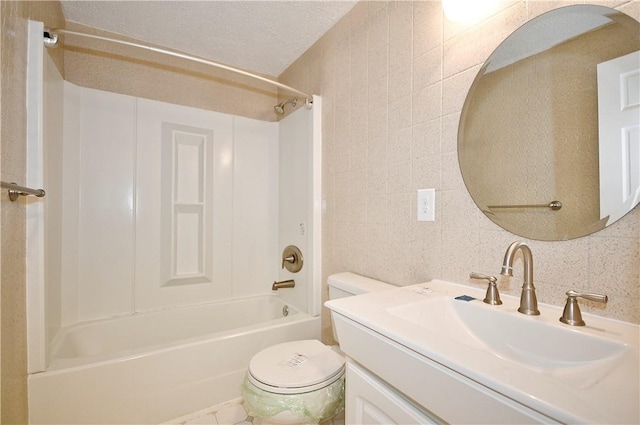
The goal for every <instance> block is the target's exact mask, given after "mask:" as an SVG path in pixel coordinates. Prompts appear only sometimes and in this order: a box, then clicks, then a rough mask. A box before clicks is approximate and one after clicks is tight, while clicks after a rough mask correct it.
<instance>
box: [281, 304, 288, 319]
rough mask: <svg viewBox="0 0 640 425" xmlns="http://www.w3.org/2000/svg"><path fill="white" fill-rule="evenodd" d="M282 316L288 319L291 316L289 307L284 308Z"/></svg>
mask: <svg viewBox="0 0 640 425" xmlns="http://www.w3.org/2000/svg"><path fill="white" fill-rule="evenodd" d="M282 315H283V316H284V317H287V316H288V315H289V306H288V305H285V306H284V307H282Z"/></svg>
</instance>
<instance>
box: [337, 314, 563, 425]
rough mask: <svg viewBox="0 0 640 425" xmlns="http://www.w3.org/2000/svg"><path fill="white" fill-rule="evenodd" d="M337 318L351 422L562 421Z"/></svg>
mask: <svg viewBox="0 0 640 425" xmlns="http://www.w3.org/2000/svg"><path fill="white" fill-rule="evenodd" d="M333 319H334V323H335V326H336V330H337V332H338V336H339V338H340V346H341V349H342V350H343V351H344V352H345V353H346V354H347V356H348V357H349V361H348V364H347V380H346V416H345V421H346V424H347V425H355V424H358V425H361V424H363V425H364V424H441V423H474V424H553V423H560V422H557V421H555V420H553V419H552V418H550V417H548V416H546V415H543V414H540V413H539V412H537V411H535V410H533V409H531V408H529V407H527V406H524V405H522V404H520V403H518V402H516V401H514V400H512V399H510V398H508V397H505V396H503V395H502V394H500V393H497V392H495V391H493V390H491V389H489V388H487V387H485V386H483V385H480V384H478V383H477V382H475V381H473V380H471V379H468V378H466V377H465V376H463V375H460V374H459V373H457V372H454V371H452V370H451V369H449V368H446V367H444V366H442V365H440V364H439V363H436V362H433V361H431V360H429V359H427V358H425V357H424V356H421V355H419V354H417V353H415V352H414V351H412V350H410V349H408V348H406V347H404V346H402V345H401V344H398V343H396V342H395V341H392V340H390V339H388V338H386V337H384V336H383V335H380V334H378V333H377V332H375V331H372V330H371V329H368V328H366V327H364V326H362V325H360V324H359V323H356V322H354V321H353V320H350V319H348V318H346V317H344V316H342V315H340V314H333Z"/></svg>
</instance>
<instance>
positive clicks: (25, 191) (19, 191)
mask: <svg viewBox="0 0 640 425" xmlns="http://www.w3.org/2000/svg"><path fill="white" fill-rule="evenodd" d="M0 185H1V186H2V188H3V189H9V199H10V200H11V201H15V200H16V199H18V196H28V195H34V196H37V197H38V198H42V197H43V196H44V195H45V192H44V190H42V189H30V188H28V187H24V186H18V185H17V184H15V183H6V182H0Z"/></svg>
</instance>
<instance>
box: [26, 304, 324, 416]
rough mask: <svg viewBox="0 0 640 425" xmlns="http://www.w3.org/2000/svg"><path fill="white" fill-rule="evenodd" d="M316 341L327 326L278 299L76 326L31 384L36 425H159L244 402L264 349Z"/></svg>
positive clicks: (56, 344) (62, 332)
mask: <svg viewBox="0 0 640 425" xmlns="http://www.w3.org/2000/svg"><path fill="white" fill-rule="evenodd" d="M313 338H315V339H319V338H320V318H319V317H312V316H309V315H307V314H305V313H303V312H300V311H298V310H297V309H296V308H294V307H293V306H291V305H286V304H285V303H284V302H283V301H281V300H280V299H279V298H278V297H277V295H265V296H258V297H249V298H244V299H235V300H230V301H226V302H217V303H211V304H203V305H198V306H194V307H189V308H176V309H172V310H162V311H155V312H149V313H140V314H134V315H130V316H125V317H118V318H113V319H106V320H100V321H95V322H86V323H81V324H76V325H73V326H69V327H66V328H63V329H61V330H60V332H59V333H58V335H57V336H56V338H55V339H54V341H53V342H52V349H51V353H52V354H51V358H50V362H49V367H48V368H47V370H46V371H45V372H42V373H36V374H32V375H30V376H29V422H30V423H32V424H39V423H42V424H44V423H46V424H52V423H59V424H92V423H109V424H159V423H161V422H165V421H168V420H170V419H173V418H176V417H178V416H182V415H184V414H187V413H190V412H194V411H197V410H200V409H204V408H206V407H208V406H211V405H215V404H219V403H222V402H224V401H228V400H231V399H234V398H237V397H239V396H240V385H241V383H242V379H243V377H244V374H245V372H246V369H247V366H248V364H249V360H250V359H251V357H252V356H253V355H254V354H255V353H257V352H258V351H260V350H262V349H263V348H265V347H268V346H271V345H274V344H277V343H280V342H285V341H292V340H296V339H313Z"/></svg>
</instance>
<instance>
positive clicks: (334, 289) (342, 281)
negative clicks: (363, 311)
mask: <svg viewBox="0 0 640 425" xmlns="http://www.w3.org/2000/svg"><path fill="white" fill-rule="evenodd" d="M327 285H328V286H329V299H330V300H337V299H339V298H344V297H351V296H353V295H360V294H368V293H370V292H377V291H385V290H388V289H392V288H393V287H394V285H391V284H390V283H384V282H380V281H379V280H374V279H370V278H368V277H364V276H360V275H359V274H355V273H351V272H344V273H337V274H333V275H331V276H329V278H328V279H327ZM331 330H332V331H333V339H335V340H336V341H338V334H337V333H336V328H335V326H334V325H333V321H331ZM338 342H339V341H338Z"/></svg>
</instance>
